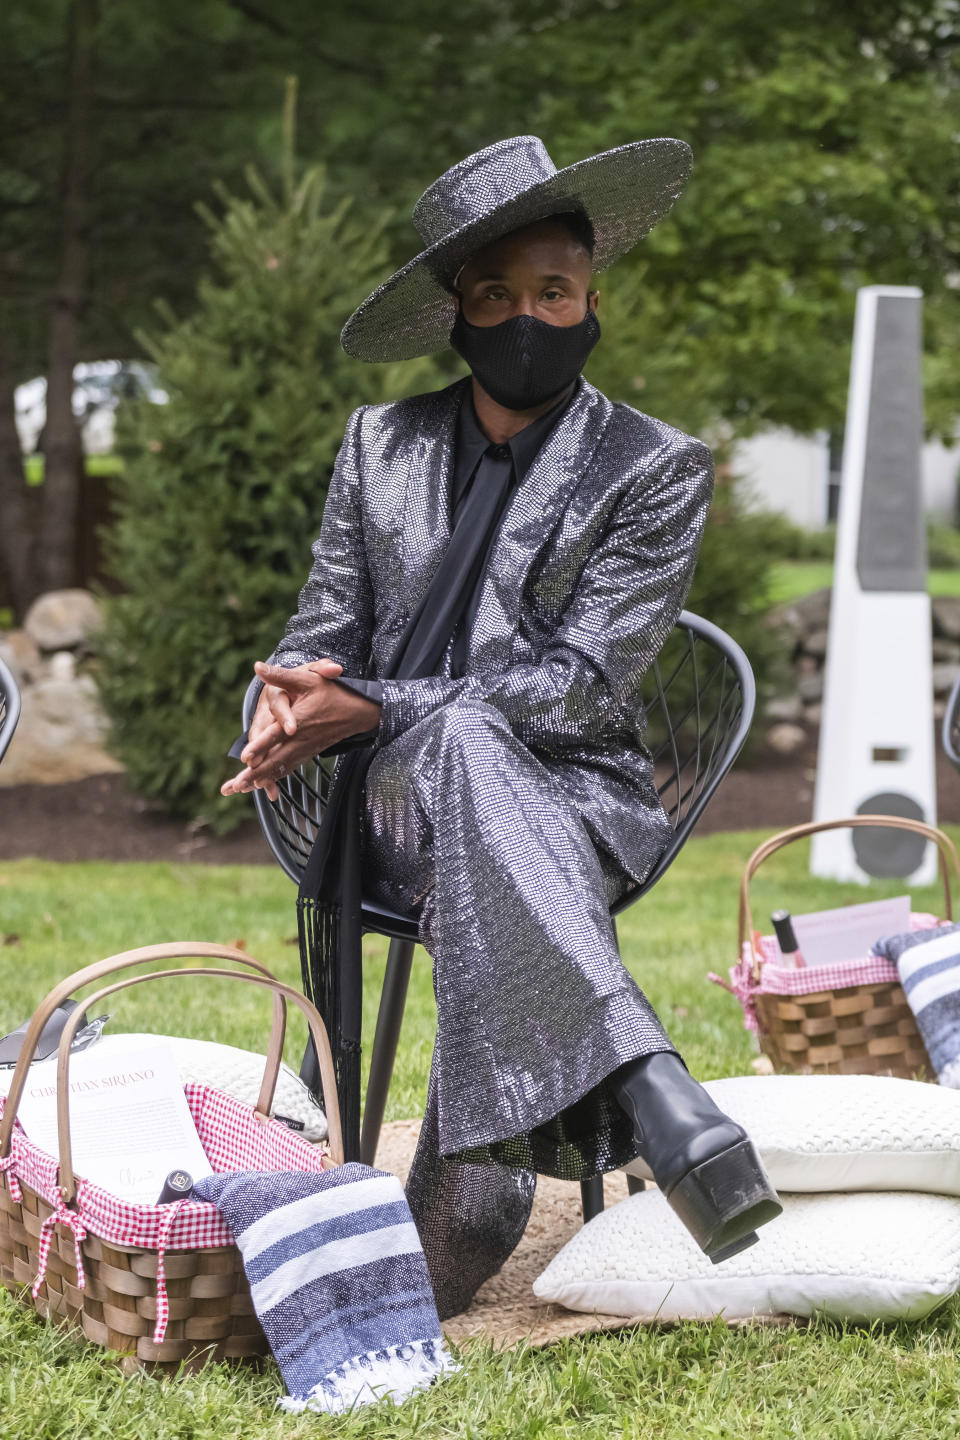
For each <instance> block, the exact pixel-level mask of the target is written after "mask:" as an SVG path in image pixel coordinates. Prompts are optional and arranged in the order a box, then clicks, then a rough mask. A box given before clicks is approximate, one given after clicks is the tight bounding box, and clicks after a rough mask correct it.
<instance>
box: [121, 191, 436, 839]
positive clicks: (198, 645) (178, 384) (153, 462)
mask: <svg viewBox="0 0 960 1440" xmlns="http://www.w3.org/2000/svg"><path fill="white" fill-rule="evenodd" d="M247 178H248V183H249V185H250V189H251V192H252V198H239V197H237V196H234V195H231V194H229V193H228V192H227V191H226V190H225V189H223V188H222V187H221V188H219V189H218V191H217V193H218V195H219V197H220V200H221V201H222V205H223V210H222V214H220V215H219V216H214V215H213V214H212V213H211V212H210V211H209V209H208V208H207V207H205V206H203V207H200V209H201V214H202V215H203V217H204V219H205V221H206V223H207V224H208V226H209V229H210V254H211V259H212V262H213V265H214V267H215V277H208V278H206V279H205V280H204V281H203V282H202V283H201V285H200V287H199V292H198V303H197V308H196V311H195V313H194V314H192V315H191V316H189V317H188V318H186V319H182V320H178V319H177V318H176V317H175V316H174V315H173V314H172V313H171V312H170V311H169V310H168V309H167V308H166V307H159V306H158V308H159V309H160V312H161V315H162V316H163V319H164V321H165V327H164V328H163V330H162V333H160V334H155V335H140V336H138V338H139V339H140V341H141V343H142V345H143V346H144V348H145V349H146V351H147V352H148V354H149V355H150V356H151V357H152V359H154V360H155V361H156V364H157V366H158V372H159V373H158V384H159V385H160V386H161V387H162V389H163V390H165V391H166V392H167V394H168V396H169V400H168V403H166V404H163V405H157V404H151V403H150V402H149V401H147V400H135V401H132V402H130V403H129V405H128V406H126V407H122V408H121V409H120V411H119V413H118V425H117V436H118V451H119V454H120V457H121V458H122V460H123V471H122V474H121V475H120V476H119V477H118V479H117V480H116V481H115V482H114V495H115V508H114V514H115V524H114V525H113V527H112V528H111V529H110V531H109V532H107V534H106V536H105V540H106V546H107V562H108V564H109V566H110V569H111V571H112V573H113V575H114V576H115V578H116V579H117V581H119V582H120V584H121V586H122V587H123V590H124V593H123V594H121V595H119V596H114V597H105V603H106V609H107V619H106V625H105V629H104V631H103V634H102V639H101V643H100V656H101V664H100V666H99V672H100V673H99V676H98V683H99V686H100V692H101V695H102V698H103V702H104V705H105V707H106V709H107V712H108V714H109V715H110V717H111V719H112V721H113V741H112V744H113V747H114V749H115V751H116V754H117V755H118V756H119V758H120V759H121V760H122V761H123V762H124V764H125V765H126V766H127V770H128V773H129V776H130V780H131V782H132V784H133V785H134V787H135V788H136V789H137V790H139V791H140V792H141V793H142V794H145V795H149V796H153V797H156V798H159V799H160V800H162V801H163V803H164V804H165V806H166V807H167V808H168V809H169V810H170V811H171V812H173V813H175V814H179V815H184V816H189V817H201V818H204V819H206V820H208V821H210V822H211V823H212V824H213V825H214V826H215V827H216V828H218V829H226V828H229V827H230V826H231V825H232V824H235V823H236V822H237V821H238V820H239V819H241V818H242V816H243V815H244V813H245V807H244V806H243V805H242V804H238V803H237V801H236V800H235V799H234V800H225V799H223V798H222V797H221V796H220V794H219V786H220V783H221V782H222V780H223V779H224V778H225V777H226V775H228V774H230V773H233V771H235V769H236V764H235V762H234V761H231V760H229V759H227V757H226V751H227V749H228V748H229V745H230V743H231V741H232V740H233V738H234V737H235V736H236V735H237V733H238V731H239V729H240V723H239V722H240V705H241V701H242V698H243V693H244V690H245V688H246V686H247V683H248V682H249V680H250V679H251V677H252V673H253V662H254V660H255V659H263V658H264V657H265V656H266V655H267V654H269V653H270V651H271V650H272V649H273V648H274V646H275V645H276V642H277V641H278V640H279V638H280V636H281V634H282V631H283V626H284V623H285V622H286V620H287V618H288V616H289V615H290V614H291V613H292V612H293V610H294V609H295V608H296V599H297V592H298V590H299V589H300V586H301V585H302V584H303V582H304V579H305V578H306V575H307V571H308V569H309V566H310V560H311V556H310V543H311V541H312V540H313V538H314V537H315V536H316V534H317V532H318V530H319V528H320V519H321V515H322V512H323V503H324V498H325V495H326V488H327V483H328V480H329V476H330V472H331V470H332V467H333V461H334V458H335V456H336V453H337V450H338V448H339V446H340V442H341V440H342V439H343V430H344V424H345V422H346V419H347V416H348V415H349V413H350V411H351V410H352V409H353V408H354V407H355V406H356V405H359V404H361V403H363V402H377V401H381V400H385V399H390V398H393V397H394V396H396V395H398V394H400V393H409V392H411V391H415V390H423V389H430V388H432V387H433V385H434V384H435V383H436V381H435V372H434V371H433V369H432V367H431V366H430V364H429V363H428V362H417V363H416V364H413V365H407V366H402V367H397V366H365V365H360V364H358V363H357V362H356V361H354V360H351V359H349V358H348V357H347V356H346V355H345V354H344V353H343V351H342V350H341V349H340V345H339V332H340V328H341V326H342V324H343V321H344V319H345V317H346V316H347V314H349V312H350V310H351V308H352V307H353V305H354V304H356V303H357V302H358V301H359V300H360V299H362V298H363V295H364V294H365V293H366V292H367V291H368V290H370V289H371V288H372V287H373V286H374V285H375V284H376V283H377V281H378V280H381V279H382V278H383V275H384V273H385V272H386V271H388V269H389V259H388V256H387V254H386V248H385V244H384V242H383V240H382V237H381V232H380V229H379V228H378V226H376V225H374V226H371V224H370V220H369V217H364V218H363V219H361V218H359V217H356V216H354V214H353V212H352V210H351V208H350V206H349V205H348V204H341V205H339V206H338V207H337V208H336V209H334V210H326V209H325V208H324V205H323V176H322V172H321V171H320V170H319V169H316V168H315V169H312V170H310V171H309V172H308V173H306V174H305V175H304V176H303V179H302V180H301V181H300V183H299V184H298V185H297V186H296V187H295V188H294V187H293V186H292V185H291V186H289V187H288V188H289V191H290V193H289V194H288V195H287V196H286V197H285V198H284V199H283V200H276V199H274V197H273V196H272V194H271V193H270V192H269V190H268V188H267V187H266V185H265V184H264V182H263V181H262V179H261V178H260V176H259V175H258V174H257V172H256V171H254V170H252V169H251V170H249V171H248V175H247Z"/></svg>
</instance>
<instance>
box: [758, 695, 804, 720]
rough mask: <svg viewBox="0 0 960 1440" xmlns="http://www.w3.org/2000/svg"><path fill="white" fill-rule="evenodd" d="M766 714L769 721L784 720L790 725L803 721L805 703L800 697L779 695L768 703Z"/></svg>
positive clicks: (765, 709)
mask: <svg viewBox="0 0 960 1440" xmlns="http://www.w3.org/2000/svg"><path fill="white" fill-rule="evenodd" d="M764 714H765V715H766V717H767V719H768V720H782V721H785V722H786V723H788V724H790V723H793V722H796V721H797V720H802V719H803V701H802V700H801V699H800V696H799V695H777V696H776V697H775V698H774V699H773V700H768V701H767V704H766V705H765V707H764Z"/></svg>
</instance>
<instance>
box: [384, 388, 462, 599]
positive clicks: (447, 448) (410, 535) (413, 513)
mask: <svg viewBox="0 0 960 1440" xmlns="http://www.w3.org/2000/svg"><path fill="white" fill-rule="evenodd" d="M467 384H468V381H466V380H462V381H458V382H457V383H456V384H454V385H449V386H448V387H447V388H446V389H445V390H439V391H437V393H436V394H435V395H432V396H431V397H430V399H431V401H432V402H433V403H432V404H431V408H430V409H429V410H428V411H426V412H425V413H424V416H423V422H422V425H421V426H420V427H419V428H418V431H417V433H416V434H415V435H413V436H411V438H410V441H409V445H408V448H407V452H406V455H405V456H401V457H399V458H400V463H402V464H404V465H405V466H406V500H405V506H404V523H403V577H402V580H403V587H404V590H405V592H406V593H405V594H403V595H400V596H397V602H398V604H399V605H400V606H402V609H403V610H404V611H405V612H406V614H408V615H410V614H412V613H413V611H414V610H415V609H416V607H417V605H418V604H419V602H420V599H421V597H422V596H423V595H424V593H425V591H426V589H427V587H428V585H429V584H430V581H431V580H432V579H433V576H434V572H435V571H436V568H437V566H438V565H439V564H440V561H441V559H442V558H443V554H444V551H445V550H446V548H447V546H448V544H449V543H450V508H449V506H450V502H449V496H450V481H451V475H452V471H453V456H454V445H455V442H456V433H457V413H458V411H459V409H460V403H461V401H462V399H463V396H464V394H465V393H466V385H467ZM398 578H399V577H398Z"/></svg>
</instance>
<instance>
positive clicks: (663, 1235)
mask: <svg viewBox="0 0 960 1440" xmlns="http://www.w3.org/2000/svg"><path fill="white" fill-rule="evenodd" d="M780 1198H781V1200H782V1201H783V1205H784V1210H783V1214H782V1215H780V1216H778V1217H777V1219H776V1220H773V1221H771V1222H770V1224H769V1225H764V1226H763V1228H762V1229H761V1230H760V1238H759V1240H758V1242H757V1244H756V1245H753V1246H752V1247H751V1248H750V1249H749V1250H744V1251H742V1252H741V1253H740V1254H739V1255H735V1256H734V1257H733V1258H732V1259H731V1260H725V1261H724V1262H723V1263H722V1264H720V1265H713V1264H711V1262H710V1261H709V1260H708V1259H707V1257H706V1255H704V1254H703V1253H702V1251H701V1250H700V1248H699V1247H698V1246H697V1245H696V1244H695V1242H694V1241H693V1240H692V1239H691V1237H690V1236H689V1235H688V1233H687V1231H686V1230H685V1228H684V1227H683V1225H681V1223H680V1221H679V1220H678V1219H677V1217H676V1216H675V1215H674V1214H673V1212H672V1210H671V1209H670V1207H669V1206H668V1205H667V1202H666V1201H665V1200H664V1198H663V1196H662V1195H661V1194H660V1193H659V1191H657V1190H648V1191H645V1192H644V1193H643V1194H641V1195H634V1196H632V1197H631V1198H630V1199H629V1200H624V1201H622V1202H621V1203H620V1204H619V1205H614V1206H613V1207H612V1208H611V1209H610V1210H605V1211H603V1212H602V1213H601V1214H600V1215H598V1216H597V1217H596V1219H594V1220H591V1221H590V1224H589V1225H585V1226H584V1227H583V1229H582V1230H580V1231H578V1233H577V1234H576V1235H575V1236H574V1237H573V1239H572V1240H571V1241H570V1242H569V1243H568V1244H567V1245H565V1246H564V1247H563V1249H562V1250H561V1251H560V1253H559V1255H557V1256H555V1257H554V1259H553V1260H551V1262H550V1264H549V1265H548V1266H547V1268H546V1270H545V1271H544V1272H543V1274H542V1275H541V1276H540V1277H539V1279H538V1280H536V1281H535V1282H534V1286H533V1289H534V1293H535V1294H536V1295H538V1296H539V1297H540V1299H541V1300H553V1301H556V1302H557V1303H558V1304H560V1305H565V1306H566V1307H567V1308H568V1309H569V1310H581V1311H586V1312H588V1313H593V1312H598V1313H600V1314H604V1315H627V1316H630V1317H631V1318H635V1319H637V1320H654V1319H660V1320H711V1319H713V1318H714V1317H715V1316H718V1315H720V1316H723V1318H724V1319H727V1320H741V1319H746V1318H749V1317H750V1316H767V1317H769V1316H774V1315H799V1316H809V1315H813V1314H816V1313H822V1314H826V1315H829V1316H832V1317H834V1318H835V1319H847V1320H875V1319H895V1318H905V1319H919V1318H920V1317H921V1316H923V1315H927V1314H928V1313H929V1312H930V1311H931V1310H933V1309H934V1308H935V1307H936V1306H937V1305H939V1304H941V1303H942V1302H943V1301H944V1300H946V1299H947V1298H948V1297H949V1296H950V1295H952V1294H954V1292H955V1291H956V1290H957V1289H958V1288H960V1200H955V1199H953V1198H952V1197H950V1196H945V1195H917V1194H915V1193H907V1192H903V1191H897V1192H894V1193H888V1194H876V1193H874V1194H862V1195H781V1197H780Z"/></svg>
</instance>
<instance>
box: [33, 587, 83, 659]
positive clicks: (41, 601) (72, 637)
mask: <svg viewBox="0 0 960 1440" xmlns="http://www.w3.org/2000/svg"><path fill="white" fill-rule="evenodd" d="M102 624H103V617H102V615H101V613H100V606H99V604H98V603H97V601H96V598H95V597H94V596H93V595H91V594H90V591H89V590H48V592H47V593H46V595H40V596H39V597H38V598H37V599H36V600H34V602H33V604H32V605H31V606H30V609H29V610H28V611H27V618H26V619H25V620H24V622H23V628H24V630H25V631H26V632H27V634H28V635H29V637H30V639H31V640H32V641H33V642H34V644H35V645H38V646H39V648H40V649H41V650H74V649H76V648H77V647H78V646H81V645H85V644H86V642H87V641H88V640H89V638H90V636H91V635H92V634H93V632H94V631H95V630H99V628H100V626H101V625H102Z"/></svg>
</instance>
